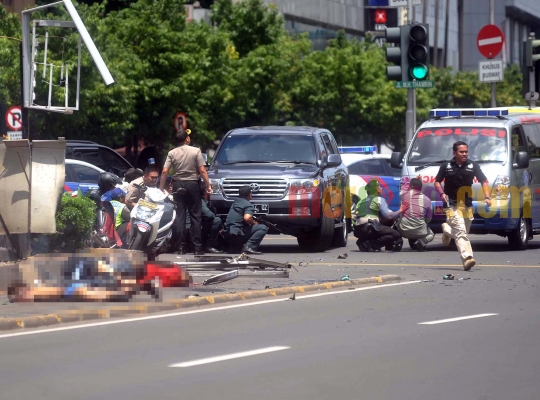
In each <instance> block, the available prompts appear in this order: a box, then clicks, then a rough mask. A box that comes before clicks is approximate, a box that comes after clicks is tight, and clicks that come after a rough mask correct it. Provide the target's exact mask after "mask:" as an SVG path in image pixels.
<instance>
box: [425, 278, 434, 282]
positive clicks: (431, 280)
mask: <svg viewBox="0 0 540 400" xmlns="http://www.w3.org/2000/svg"><path fill="white" fill-rule="evenodd" d="M422 282H435V281H434V280H433V279H423V280H422Z"/></svg>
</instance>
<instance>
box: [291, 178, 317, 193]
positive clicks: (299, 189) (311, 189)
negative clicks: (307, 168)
mask: <svg viewBox="0 0 540 400" xmlns="http://www.w3.org/2000/svg"><path fill="white" fill-rule="evenodd" d="M318 186H319V180H318V179H297V180H293V181H290V182H289V193H290V194H307V193H315V192H316V191H317V188H318Z"/></svg>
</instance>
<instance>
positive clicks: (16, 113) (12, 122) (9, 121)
mask: <svg viewBox="0 0 540 400" xmlns="http://www.w3.org/2000/svg"><path fill="white" fill-rule="evenodd" d="M6 126H7V128H8V130H10V131H20V130H22V110H21V107H19V106H13V107H10V108H9V110H7V112H6Z"/></svg>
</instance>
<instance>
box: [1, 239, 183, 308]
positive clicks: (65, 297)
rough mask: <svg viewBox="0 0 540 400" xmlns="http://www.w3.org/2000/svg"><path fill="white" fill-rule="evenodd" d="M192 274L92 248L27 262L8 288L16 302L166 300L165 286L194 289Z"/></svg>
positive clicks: (134, 256)
mask: <svg viewBox="0 0 540 400" xmlns="http://www.w3.org/2000/svg"><path fill="white" fill-rule="evenodd" d="M191 282H192V280H191V278H190V276H189V273H188V272H187V271H186V270H185V269H183V268H180V267H177V266H175V265H174V264H172V263H170V262H164V261H151V262H149V261H147V260H146V255H145V254H144V253H142V252H139V251H130V250H121V249H86V250H83V251H80V252H77V253H72V254H54V255H43V256H36V257H32V258H30V259H27V260H24V261H21V263H20V264H19V268H18V273H17V274H16V276H14V277H12V281H11V283H10V285H9V287H8V298H9V300H10V301H11V302H47V301H50V302H58V301H75V302H116V301H129V300H130V299H131V298H132V297H133V296H135V295H137V294H139V293H147V294H149V295H150V296H151V297H152V298H154V299H155V300H157V301H159V300H161V299H162V294H161V288H162V287H189V285H190V283H191Z"/></svg>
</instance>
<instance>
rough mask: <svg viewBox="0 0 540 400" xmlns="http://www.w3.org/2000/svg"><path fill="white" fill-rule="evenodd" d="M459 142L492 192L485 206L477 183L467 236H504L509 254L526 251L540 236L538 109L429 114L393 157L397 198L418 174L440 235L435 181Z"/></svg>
mask: <svg viewBox="0 0 540 400" xmlns="http://www.w3.org/2000/svg"><path fill="white" fill-rule="evenodd" d="M457 141H463V142H465V143H467V144H468V146H469V159H471V160H474V161H476V162H478V163H479V164H480V167H481V168H482V171H483V172H484V174H485V175H486V177H487V179H488V183H489V186H490V190H491V194H490V197H491V207H486V205H485V203H484V193H483V191H482V190H481V187H480V184H479V183H478V182H476V181H475V183H474V184H473V187H472V190H473V199H474V201H473V207H474V210H475V214H474V221H473V222H472V225H471V233H477V234H486V233H494V234H497V235H499V236H503V237H508V243H509V245H510V247H511V248H512V249H514V250H524V249H526V248H527V244H528V241H529V240H530V239H532V237H533V234H534V233H540V109H532V110H528V109H527V108H525V107H512V108H488V109H435V110H431V112H430V119H429V120H427V121H426V122H424V123H423V124H422V125H420V127H419V128H418V130H417V131H416V133H415V135H414V137H413V140H412V141H411V144H410V146H409V148H408V149H407V151H406V153H405V156H404V157H402V155H401V154H400V153H393V154H392V166H393V167H396V166H402V171H401V193H403V192H404V191H405V190H408V183H409V181H410V179H412V178H414V177H416V176H418V175H422V181H423V182H424V188H423V189H424V193H425V194H426V195H427V196H428V197H429V198H430V199H431V200H432V205H433V210H434V215H433V219H432V221H431V223H430V227H431V229H432V230H433V231H434V232H439V233H440V232H441V224H442V223H443V222H444V221H445V220H446V216H445V212H444V210H443V204H442V202H441V199H440V196H439V195H438V194H437V192H436V190H435V188H434V182H435V176H436V175H437V172H438V171H439V168H440V166H441V165H442V164H444V163H446V162H448V161H449V160H451V159H452V158H453V155H452V145H453V144H454V143H455V142H457Z"/></svg>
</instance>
